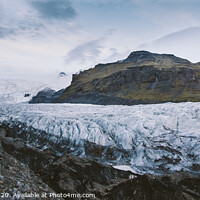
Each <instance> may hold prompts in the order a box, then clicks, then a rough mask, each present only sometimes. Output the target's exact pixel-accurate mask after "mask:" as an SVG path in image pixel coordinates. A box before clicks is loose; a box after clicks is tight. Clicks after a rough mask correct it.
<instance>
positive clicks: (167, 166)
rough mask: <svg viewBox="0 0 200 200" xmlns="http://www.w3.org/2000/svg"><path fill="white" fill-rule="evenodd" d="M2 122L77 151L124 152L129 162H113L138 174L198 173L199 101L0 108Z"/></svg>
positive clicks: (23, 105) (199, 140) (23, 104)
mask: <svg viewBox="0 0 200 200" xmlns="http://www.w3.org/2000/svg"><path fill="white" fill-rule="evenodd" d="M5 121H6V122H9V123H11V124H17V123H19V122H20V123H23V124H26V126H27V127H33V128H35V129H37V130H42V131H45V132H46V134H47V135H49V139H50V140H51V141H53V142H55V143H56V142H58V140H68V141H70V142H71V143H73V144H74V145H75V146H77V147H79V148H82V147H83V141H89V142H91V143H96V144H98V145H101V146H111V147H116V148H117V149H122V150H126V151H129V152H130V154H131V159H130V160H129V161H128V160H127V162H126V163H121V162H122V160H121V158H118V162H119V163H118V164H130V165H132V166H133V167H136V168H137V169H138V170H141V171H145V172H147V171H148V172H152V173H154V172H156V171H161V172H167V171H180V170H181V169H183V170H189V171H195V170H200V103H164V104H155V105H136V106H118V105H117V106H98V105H82V104H31V105H30V104H25V103H19V104H0V122H1V123H2V122H5ZM123 161H124V160H123ZM107 162H112V161H111V160H107Z"/></svg>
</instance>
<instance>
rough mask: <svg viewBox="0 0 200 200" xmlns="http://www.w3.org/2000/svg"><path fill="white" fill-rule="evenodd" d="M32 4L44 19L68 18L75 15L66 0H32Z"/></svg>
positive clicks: (74, 11)
mask: <svg viewBox="0 0 200 200" xmlns="http://www.w3.org/2000/svg"><path fill="white" fill-rule="evenodd" d="M31 4H32V6H33V7H34V8H35V9H36V10H37V11H38V12H39V14H40V16H41V17H44V18H45V19H58V20H69V19H73V18H74V17H76V15H77V12H76V10H75V9H74V8H73V6H72V4H71V2H70V1H68V0H45V1H41V0H40V1H33V2H32V3H31Z"/></svg>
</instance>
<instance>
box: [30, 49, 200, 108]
mask: <svg viewBox="0 0 200 200" xmlns="http://www.w3.org/2000/svg"><path fill="white" fill-rule="evenodd" d="M40 97H41V94H40V93H39V94H38V95H37V96H36V98H34V99H33V100H32V101H31V103H41V102H47V101H46V99H45V98H43V100H42V101H41V98H40ZM184 101H193V102H197V101H200V65H199V64H198V63H196V64H193V63H191V62H189V61H188V60H185V59H182V58H178V57H176V56H174V55H170V54H155V53H150V52H147V51H136V52H132V53H131V54H130V55H129V56H128V58H127V59H125V60H123V61H118V62H115V63H109V64H99V65H97V66H95V67H94V68H92V69H89V70H86V71H83V72H81V73H80V74H78V75H73V80H72V83H71V85H70V86H69V87H68V88H66V89H65V91H64V93H63V94H61V95H60V96H59V97H56V98H52V99H51V100H50V101H48V102H54V103H92V104H103V105H109V104H125V105H134V104H140V103H144V104H147V103H161V102H184Z"/></svg>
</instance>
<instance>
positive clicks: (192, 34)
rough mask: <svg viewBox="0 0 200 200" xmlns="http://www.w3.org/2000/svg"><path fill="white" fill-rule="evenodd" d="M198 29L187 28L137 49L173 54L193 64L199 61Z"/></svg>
mask: <svg viewBox="0 0 200 200" xmlns="http://www.w3.org/2000/svg"><path fill="white" fill-rule="evenodd" d="M199 35H200V27H199V26H196V27H189V28H186V29H183V30H180V31H177V32H173V33H171V34H168V35H165V36H163V37H161V38H159V39H157V40H154V41H152V42H150V43H146V44H142V45H140V46H139V47H138V48H137V49H146V50H150V51H156V52H162V53H174V54H176V55H178V56H181V57H185V58H188V59H190V60H191V61H193V62H198V61H200V56H199V46H200V38H199Z"/></svg>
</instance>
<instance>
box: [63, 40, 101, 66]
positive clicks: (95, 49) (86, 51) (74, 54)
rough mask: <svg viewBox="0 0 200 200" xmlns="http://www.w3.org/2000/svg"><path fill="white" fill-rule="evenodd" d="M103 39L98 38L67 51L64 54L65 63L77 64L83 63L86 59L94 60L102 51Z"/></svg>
mask: <svg viewBox="0 0 200 200" xmlns="http://www.w3.org/2000/svg"><path fill="white" fill-rule="evenodd" d="M103 40H104V38H100V39H97V40H91V41H89V42H86V43H84V44H81V45H78V46H77V47H75V48H74V49H72V50H71V51H69V53H68V54H67V56H66V63H73V62H76V63H79V64H80V63H81V64H85V63H87V62H88V61H90V62H91V61H95V60H96V59H97V58H98V57H99V56H100V54H101V53H102V48H103V45H102V42H103Z"/></svg>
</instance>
